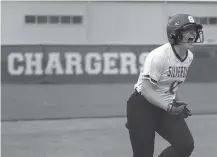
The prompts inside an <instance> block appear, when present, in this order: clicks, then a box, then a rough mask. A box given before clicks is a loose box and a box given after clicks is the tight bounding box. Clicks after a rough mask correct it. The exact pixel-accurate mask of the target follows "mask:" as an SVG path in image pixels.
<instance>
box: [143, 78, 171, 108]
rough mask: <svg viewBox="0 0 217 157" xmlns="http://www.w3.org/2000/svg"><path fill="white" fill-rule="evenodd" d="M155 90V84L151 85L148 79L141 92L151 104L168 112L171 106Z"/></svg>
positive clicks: (144, 81)
mask: <svg viewBox="0 0 217 157" xmlns="http://www.w3.org/2000/svg"><path fill="white" fill-rule="evenodd" d="M155 88H156V85H155V84H153V83H151V81H149V80H148V79H144V80H143V83H142V90H141V92H142V94H143V96H144V97H145V98H146V99H147V100H148V101H149V102H150V103H152V104H154V105H156V106H158V107H160V108H162V109H164V110H165V111H167V110H168V107H169V104H168V103H167V102H166V101H165V100H164V99H163V98H162V97H161V96H160V94H159V93H157V92H156V91H155Z"/></svg>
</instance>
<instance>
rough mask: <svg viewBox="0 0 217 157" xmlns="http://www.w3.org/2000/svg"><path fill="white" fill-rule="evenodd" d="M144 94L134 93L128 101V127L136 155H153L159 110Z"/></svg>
mask: <svg viewBox="0 0 217 157" xmlns="http://www.w3.org/2000/svg"><path fill="white" fill-rule="evenodd" d="M154 108H155V107H153V105H152V104H150V103H149V102H147V101H146V100H144V97H143V96H142V95H138V94H137V95H136V94H134V95H132V96H131V98H130V99H129V100H128V103H127V127H128V130H129V135H130V141H131V145H132V148H133V152H134V156H152V155H153V151H154V139H155V130H156V121H157V112H156V111H155V109H154Z"/></svg>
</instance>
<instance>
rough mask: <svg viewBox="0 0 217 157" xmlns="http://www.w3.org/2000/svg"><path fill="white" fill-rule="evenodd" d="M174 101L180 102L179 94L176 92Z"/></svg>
mask: <svg viewBox="0 0 217 157" xmlns="http://www.w3.org/2000/svg"><path fill="white" fill-rule="evenodd" d="M175 100H176V101H180V96H179V93H178V92H176V97H175Z"/></svg>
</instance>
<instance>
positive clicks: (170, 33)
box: [167, 14, 204, 44]
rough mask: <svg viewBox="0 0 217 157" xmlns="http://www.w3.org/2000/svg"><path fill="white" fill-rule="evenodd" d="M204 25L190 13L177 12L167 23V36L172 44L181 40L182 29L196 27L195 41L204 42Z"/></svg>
mask: <svg viewBox="0 0 217 157" xmlns="http://www.w3.org/2000/svg"><path fill="white" fill-rule="evenodd" d="M202 28H203V26H202V25H201V24H198V23H196V21H195V19H194V17H193V16H191V15H188V14H177V15H175V16H172V17H171V18H170V20H169V22H168V24H167V37H168V40H169V42H170V43H171V44H177V43H179V42H181V40H182V38H183V36H182V31H187V30H191V29H195V31H196V37H195V39H194V42H195V43H202V42H203V41H204V36H203V31H202Z"/></svg>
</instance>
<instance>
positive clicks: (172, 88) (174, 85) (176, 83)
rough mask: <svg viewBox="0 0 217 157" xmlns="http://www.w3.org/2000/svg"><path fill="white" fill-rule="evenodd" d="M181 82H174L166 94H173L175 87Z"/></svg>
mask: <svg viewBox="0 0 217 157" xmlns="http://www.w3.org/2000/svg"><path fill="white" fill-rule="evenodd" d="M182 83H183V81H174V82H173V83H172V84H171V85H170V88H169V90H168V91H167V92H166V93H170V94H175V91H176V90H177V87H178V86H179V85H180V84H182Z"/></svg>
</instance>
